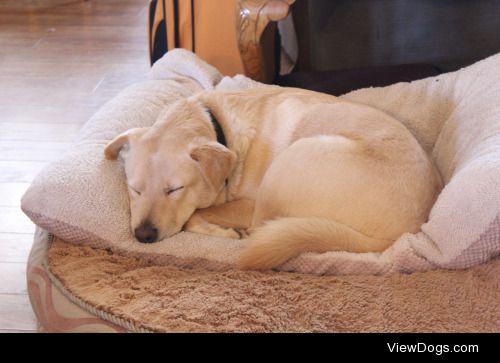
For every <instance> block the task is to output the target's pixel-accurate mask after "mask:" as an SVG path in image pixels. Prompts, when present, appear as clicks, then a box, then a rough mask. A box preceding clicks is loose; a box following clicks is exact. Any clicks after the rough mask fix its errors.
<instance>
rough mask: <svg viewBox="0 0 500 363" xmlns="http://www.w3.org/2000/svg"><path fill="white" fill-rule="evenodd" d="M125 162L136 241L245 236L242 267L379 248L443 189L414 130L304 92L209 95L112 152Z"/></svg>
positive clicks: (413, 226)
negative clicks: (196, 235) (313, 254)
mask: <svg viewBox="0 0 500 363" xmlns="http://www.w3.org/2000/svg"><path fill="white" fill-rule="evenodd" d="M105 156H106V158H108V159H116V158H119V159H120V160H122V161H123V164H124V168H125V174H126V179H127V184H128V193H129V197H130V210H131V227H132V231H133V233H134V235H135V236H136V238H137V239H138V240H139V241H141V242H144V243H152V242H155V241H158V240H161V239H163V238H166V237H169V236H172V235H173V234H175V233H178V232H179V231H181V230H183V229H184V230H186V231H190V232H196V233H204V234H210V235H214V236H222V237H229V238H243V237H245V238H247V240H248V244H247V245H246V248H245V249H244V251H243V253H242V255H241V256H240V260H239V265H240V267H241V268H245V269H269V268H274V267H276V266H279V265H280V264H282V263H284V262H285V261H287V260H288V259H289V258H291V257H294V256H297V255H299V254H300V253H302V252H326V251H348V252H380V251H383V250H385V249H386V248H387V247H389V246H390V245H391V244H392V243H393V242H394V241H395V240H396V239H397V238H398V237H399V236H400V235H401V234H403V233H405V232H410V233H414V232H417V231H418V230H419V228H420V226H421V225H422V223H424V222H425V221H426V220H427V217H428V214H429V211H430V208H431V206H432V205H433V203H434V201H435V199H436V197H437V195H438V193H439V191H440V190H441V188H442V182H441V178H440V175H439V173H438V171H437V170H436V168H435V167H434V165H433V164H432V163H431V161H430V160H429V158H428V157H427V154H426V153H425V152H424V150H423V149H422V148H421V146H420V145H419V143H418V142H417V141H416V139H415V138H414V137H413V135H412V134H411V133H410V132H409V131H408V130H407V129H406V128H405V127H404V126H403V125H402V124H401V123H400V122H399V121H397V120H396V119H394V118H392V117H391V116H389V115H387V114H385V113H383V112H381V111H378V110H376V109H374V108H371V107H368V106H364V105H361V104H355V103H352V102H347V101H344V100H341V99H339V98H336V97H333V96H329V95H325V94H321V93H315V92H310V91H305V90H300V89H292V88H278V87H263V88H256V89H250V90H241V91H205V92H202V93H199V94H197V95H195V96H193V97H191V98H188V99H185V100H181V101H178V102H177V103H176V104H175V105H173V106H172V107H170V108H169V109H168V110H166V111H165V112H164V113H162V114H161V115H160V116H159V118H158V120H157V121H156V123H155V124H154V125H153V126H151V127H146V128H136V129H131V130H128V131H126V132H125V133H123V134H121V135H119V136H117V137H116V138H115V139H114V140H112V141H111V142H110V143H109V144H108V145H107V146H106V148H105Z"/></svg>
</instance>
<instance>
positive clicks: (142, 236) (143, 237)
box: [134, 221, 158, 243]
mask: <svg viewBox="0 0 500 363" xmlns="http://www.w3.org/2000/svg"><path fill="white" fill-rule="evenodd" d="M134 233H135V238H137V239H138V240H139V241H140V242H142V243H153V242H156V240H157V239H158V229H157V228H155V226H154V225H153V224H152V223H151V222H149V221H146V222H144V223H142V224H141V225H140V226H139V227H137V228H136V229H135V231H134Z"/></svg>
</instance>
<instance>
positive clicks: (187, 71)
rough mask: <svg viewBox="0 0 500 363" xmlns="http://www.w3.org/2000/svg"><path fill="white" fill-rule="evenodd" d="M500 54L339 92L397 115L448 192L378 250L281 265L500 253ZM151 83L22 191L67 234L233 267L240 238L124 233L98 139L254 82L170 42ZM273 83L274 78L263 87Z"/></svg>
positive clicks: (416, 267)
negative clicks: (178, 104) (413, 228)
mask: <svg viewBox="0 0 500 363" xmlns="http://www.w3.org/2000/svg"><path fill="white" fill-rule="evenodd" d="M498 69H500V55H497V56H493V57H490V58H488V59H486V60H483V61H481V62H479V63H476V64H474V65H472V66H470V67H468V68H465V69H462V70H460V71H458V72H454V73H448V74H443V75H440V76H438V77H434V78H427V79H424V80H420V81H415V82H412V83H398V84H395V85H392V86H388V87H385V88H370V89H362V90H358V91H355V92H351V93H349V94H347V95H345V96H343V97H344V98H346V99H349V100H352V101H356V102H360V103H365V104H369V105H371V106H374V107H377V108H379V109H381V110H383V111H385V112H387V113H389V114H391V115H392V116H394V117H395V118H396V119H398V120H401V122H403V123H404V124H405V125H406V126H407V127H408V129H409V130H410V131H411V132H412V133H413V134H414V135H415V137H416V138H417V140H418V141H419V142H420V143H421V144H422V146H423V148H424V150H426V151H427V152H428V153H429V155H430V157H431V158H432V159H433V160H434V162H435V163H436V165H437V167H438V169H439V171H440V172H441V175H442V178H443V180H444V183H445V184H446V186H445V188H444V189H443V190H442V192H441V194H440V196H439V198H438V200H437V201H436V203H435V205H434V206H433V208H432V210H431V213H430V217H429V220H428V222H427V223H425V224H424V225H423V226H422V228H421V231H420V232H418V233H416V234H410V233H406V234H404V235H402V236H401V237H400V238H399V239H398V240H397V241H396V242H395V243H394V245H393V246H391V247H390V248H388V249H387V250H386V251H384V252H383V253H364V254H356V253H346V252H329V253H323V254H317V253H305V254H302V255H301V256H299V257H297V258H294V259H291V260H290V261H288V262H287V263H285V264H284V265H282V266H280V267H279V269H280V270H284V271H295V272H302V273H314V274H336V275H339V274H384V273H391V272H414V271H424V270H430V269H434V268H467V267H470V266H474V265H477V264H479V263H483V262H485V261H487V260H489V259H490V258H491V257H493V256H495V255H497V254H498V253H499V252H500V122H499V115H500V103H499V102H498V100H499V99H500V72H499V71H498ZM151 78H152V80H150V81H147V82H143V83H139V84H136V85H134V86H131V87H130V88H128V89H126V90H125V91H123V92H122V93H121V94H120V95H118V96H117V97H116V98H115V99H114V100H112V101H111V102H109V103H108V104H106V105H105V106H104V107H103V108H102V109H101V110H100V111H99V112H98V113H97V114H96V115H95V116H94V117H93V118H92V119H91V120H90V121H89V122H88V123H87V124H86V125H85V126H84V128H83V130H82V131H81V133H80V136H79V138H78V140H77V142H76V143H75V144H74V146H73V147H72V148H71V149H70V150H69V151H68V152H67V153H66V154H65V155H63V156H62V158H61V159H60V160H58V161H56V162H54V163H52V164H51V165H49V166H48V167H47V168H46V169H45V170H43V171H42V172H41V173H40V175H39V176H38V177H37V178H36V179H35V181H34V182H33V184H32V185H31V186H30V188H29V189H28V190H27V192H26V194H25V195H24V196H23V199H22V204H21V207H22V209H23V211H24V212H25V213H26V214H27V215H28V216H29V217H30V218H31V219H32V220H33V222H34V223H35V224H37V225H39V226H41V227H42V228H44V229H46V230H47V231H49V232H50V233H52V234H54V235H56V236H58V237H60V238H62V239H63V240H65V241H67V242H72V243H78V244H85V245H88V246H91V247H96V248H109V249H110V250H112V251H114V252H116V253H120V254H123V255H127V256H137V257H142V258H146V259H149V260H152V261H154V262H156V263H163V264H169V265H172V264H173V265H175V266H178V267H184V268H187V267H189V268H193V267H200V268H207V269H210V270H216V271H221V270H225V269H230V268H232V266H233V265H234V262H235V260H236V258H237V257H238V255H239V253H240V251H241V250H242V248H243V247H244V244H245V241H244V240H230V239H224V238H216V237H209V236H204V235H197V234H191V233H179V234H177V235H175V236H173V237H171V238H168V239H165V240H163V241H160V242H158V243H154V244H149V245H148V244H141V243H138V242H137V241H136V240H135V238H134V236H133V235H132V233H131V229H130V221H129V219H130V216H129V206H128V196H127V192H126V182H125V178H124V175H123V170H122V167H121V165H120V164H119V163H118V162H116V161H108V160H104V157H103V148H104V146H105V144H106V143H107V142H108V141H109V140H110V139H112V138H114V137H115V136H116V135H117V134H120V133H122V132H123V131H125V130H127V129H129V128H131V127H144V126H150V125H152V124H153V123H154V121H155V120H156V118H157V117H158V115H159V114H160V112H162V111H163V110H165V109H167V110H168V106H169V105H171V104H172V103H173V102H175V101H177V100H179V99H180V98H183V97H188V96H190V95H192V94H194V93H196V92H198V91H201V90H203V89H214V88H216V89H232V88H248V87H261V86H263V85H260V84H258V83H256V82H253V81H251V80H249V79H247V78H245V77H243V76H237V77H234V78H228V77H226V78H224V79H222V76H221V74H220V73H219V72H218V71H217V70H216V69H215V68H213V67H211V66H210V65H208V64H206V63H204V62H203V61H201V60H200V59H199V58H197V57H196V56H195V55H194V54H193V53H190V52H188V51H186V50H176V51H172V52H169V53H167V55H166V56H165V57H164V58H162V59H161V60H159V61H158V62H156V63H155V66H154V67H153V68H152V70H151ZM266 87H273V86H266Z"/></svg>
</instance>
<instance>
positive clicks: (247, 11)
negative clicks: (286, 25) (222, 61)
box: [236, 0, 295, 82]
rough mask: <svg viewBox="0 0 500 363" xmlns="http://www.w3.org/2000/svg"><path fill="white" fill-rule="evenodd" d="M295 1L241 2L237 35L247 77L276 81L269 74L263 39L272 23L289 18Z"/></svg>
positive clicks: (239, 0)
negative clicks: (266, 67)
mask: <svg viewBox="0 0 500 363" xmlns="http://www.w3.org/2000/svg"><path fill="white" fill-rule="evenodd" d="M294 2H295V0H237V1H236V34H237V41H238V49H239V51H240V55H241V59H242V62H243V67H244V69H245V75H246V76H248V77H250V78H252V79H254V80H256V81H261V82H269V81H272V79H271V75H269V74H266V73H268V72H266V71H265V67H264V59H263V54H262V44H261V37H262V34H263V33H264V30H265V29H266V27H267V26H268V25H269V23H270V22H276V21H279V20H281V19H284V18H286V17H287V15H288V12H289V10H290V6H291V5H292V4H293V3H294Z"/></svg>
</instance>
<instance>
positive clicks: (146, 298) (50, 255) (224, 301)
mask: <svg viewBox="0 0 500 363" xmlns="http://www.w3.org/2000/svg"><path fill="white" fill-rule="evenodd" d="M499 274H500V258H496V259H493V260H492V261H490V262H488V263H486V264H483V265H480V266H476V267H473V268H470V269H467V270H454V271H452V270H449V271H445V270H435V271H428V272H418V273H413V274H400V273H395V274H391V275H384V276H316V275H307V274H296V273H287V272H249V271H246V272H243V271H238V270H228V271H225V272H216V271H212V272H207V271H206V270H205V269H192V270H185V269H181V268H176V267H173V266H164V265H156V264H154V263H152V262H148V261H145V260H144V259H138V258H131V257H124V256H119V255H116V254H112V253H110V252H109V251H106V250H101V249H93V248H90V247H84V246H78V245H75V244H71V243H67V242H64V241H62V240H60V239H58V238H55V237H52V236H50V235H49V234H48V233H47V232H45V231H43V230H40V229H38V231H37V235H36V238H35V243H34V245H33V250H32V252H31V256H30V261H29V267H28V291H29V294H30V298H31V301H32V305H33V308H34V310H35V313H36V315H37V317H38V319H39V321H40V325H41V327H42V329H43V330H45V331H52V332H125V331H128V332H271V331H272V332H387V331H391V332H496V331H498V329H499V328H500V309H499V307H498V301H500V279H498V276H499Z"/></svg>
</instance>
